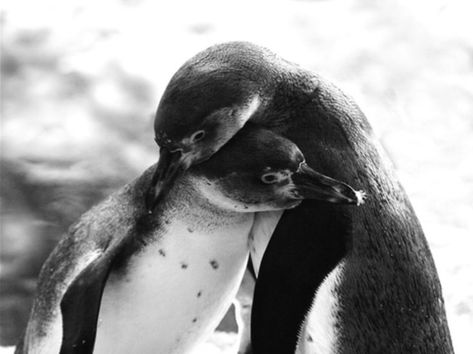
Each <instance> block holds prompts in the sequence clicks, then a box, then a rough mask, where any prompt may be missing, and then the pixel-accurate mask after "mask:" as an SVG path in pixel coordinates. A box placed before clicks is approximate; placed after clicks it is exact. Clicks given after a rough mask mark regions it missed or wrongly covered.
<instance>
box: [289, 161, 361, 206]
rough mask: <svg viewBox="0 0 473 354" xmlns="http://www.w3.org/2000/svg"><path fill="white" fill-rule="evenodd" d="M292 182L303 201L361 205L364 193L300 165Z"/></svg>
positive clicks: (303, 164) (305, 165)
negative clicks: (312, 200) (314, 200)
mask: <svg viewBox="0 0 473 354" xmlns="http://www.w3.org/2000/svg"><path fill="white" fill-rule="evenodd" d="M292 181H293V183H294V184H295V186H296V191H297V193H298V194H299V195H300V196H301V197H303V198H305V199H316V200H321V201H325V202H330V203H337V204H356V205H360V204H363V202H364V198H365V193H364V192H362V191H356V190H354V189H353V188H352V187H350V186H349V185H348V184H346V183H343V182H341V181H338V180H336V179H333V178H330V177H327V176H325V175H323V174H321V173H318V172H316V171H314V170H313V169H311V168H310V167H309V166H308V165H307V164H306V163H302V164H301V165H300V166H299V169H298V170H297V172H296V173H294V174H293V175H292Z"/></svg>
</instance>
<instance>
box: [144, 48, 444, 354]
mask: <svg viewBox="0 0 473 354" xmlns="http://www.w3.org/2000/svg"><path fill="white" fill-rule="evenodd" d="M248 124H251V125H253V126H258V127H264V128H266V129H269V130H271V131H272V132H274V133H275V134H278V135H281V136H283V137H285V138H287V139H290V140H291V141H293V142H294V143H295V144H297V146H298V147H299V148H300V149H301V151H302V152H303V153H304V155H305V156H306V158H307V161H308V163H309V164H310V165H311V166H314V167H315V168H316V169H317V171H320V172H321V173H324V174H325V175H329V176H331V177H333V178H336V179H337V180H341V181H344V182H346V183H348V184H349V185H351V186H353V187H354V188H355V189H357V190H363V191H365V192H366V194H367V198H366V203H365V204H364V205H363V206H362V207H360V208H350V207H347V206H336V205H330V204H327V203H321V202H320V201H304V202H302V203H301V204H300V205H299V206H298V207H297V208H294V209H291V210H287V211H284V212H283V213H282V212H280V211H279V212H275V211H273V212H266V213H262V214H257V215H259V216H257V222H256V224H259V227H255V232H254V233H253V238H254V239H255V240H257V241H258V240H259V241H258V242H255V244H256V245H257V247H256V248H258V249H259V250H258V249H256V250H255V251H254V252H252V256H253V254H255V255H256V257H255V258H256V263H257V265H256V266H255V270H256V269H257V270H258V279H257V282H256V288H255V294H254V299H253V301H254V302H253V309H252V319H251V322H252V323H251V327H252V334H251V338H252V347H253V352H254V353H257V354H260V353H261V354H266V353H284V354H287V353H294V352H295V351H296V350H297V351H298V352H301V351H302V352H317V353H319V352H320V353H381V352H382V353H401V352H403V353H451V352H453V349H452V343H451V338H450V333H449V329H448V324H447V319H446V315H445V308H444V300H443V297H442V291H441V285H440V282H439V278H438V274H437V271H436V268H435V264H434V261H433V258H432V254H431V252H430V249H429V246H428V244H427V241H426V238H425V236H424V233H423V231H422V227H421V225H420V223H419V221H418V219H417V217H416V214H415V212H414V210H413V208H412V206H411V204H410V202H409V199H408V197H407V195H406V193H405V192H404V190H403V188H402V186H401V184H400V183H399V181H398V180H397V178H396V176H395V173H394V171H393V168H392V166H391V164H390V162H389V159H388V158H387V157H386V155H385V153H384V152H383V150H382V148H381V147H380V144H379V143H378V142H377V141H376V139H375V137H374V134H373V131H372V128H371V126H370V125H369V122H368V121H367V119H366V117H365V116H364V114H363V113H362V111H361V110H360V108H359V107H358V106H357V105H356V103H355V102H353V100H352V99H350V98H349V97H348V96H346V95H345V94H344V93H343V92H341V91H340V90H339V89H338V88H337V87H336V86H334V85H333V84H331V83H330V82H329V81H327V80H326V79H324V78H322V77H321V76H319V75H317V74H315V73H312V72H310V71H308V70H305V69H303V68H301V67H299V66H298V65H296V64H293V63H291V62H289V61H286V60H284V59H282V58H280V57H278V56H277V55H276V54H274V53H272V52H271V51H270V50H268V49H265V48H262V47H260V46H257V45H254V44H251V43H247V42H229V43H223V44H219V45H215V46H212V47H210V48H208V49H206V50H204V51H202V52H200V53H198V54H197V55H195V56H194V57H193V58H191V59H190V60H189V61H187V62H186V63H184V65H183V66H182V67H181V68H180V69H179V70H178V71H177V72H176V74H175V75H174V76H173V77H172V78H171V80H170V82H169V84H168V86H167V88H166V90H165V92H164V94H163V96H162V99H161V101H160V103H159V106H158V109H157V113H156V119H155V136H156V141H157V143H158V144H159V145H160V146H161V147H163V148H164V149H167V150H168V151H169V156H170V159H169V160H168V161H169V164H168V165H167V166H165V168H161V169H159V171H157V172H156V173H157V178H156V182H157V183H154V184H153V185H152V186H151V187H150V190H149V191H148V193H149V195H150V200H151V202H150V204H149V205H150V207H151V208H152V206H153V201H154V202H156V201H159V199H160V198H163V196H165V194H166V190H167V187H168V186H170V185H172V184H173V181H174V180H175V179H176V178H177V176H179V175H180V174H182V173H183V171H185V170H186V169H187V168H189V167H190V166H193V165H194V164H199V163H201V162H202V161H205V160H207V159H211V158H212V156H213V154H214V153H215V152H216V151H218V150H219V149H221V148H222V146H225V144H226V142H228V141H229V139H230V138H231V137H232V136H233V135H234V134H235V133H236V132H237V131H239V130H240V129H242V127H244V126H246V125H248ZM258 220H259V221H258ZM258 230H259V231H258ZM266 245H267V248H266V249H265V250H264V248H265V247H266ZM309 315H310V316H309ZM316 324H319V326H316ZM301 336H304V337H301ZM303 341H305V343H303Z"/></svg>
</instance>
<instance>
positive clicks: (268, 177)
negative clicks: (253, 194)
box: [261, 172, 279, 184]
mask: <svg viewBox="0 0 473 354" xmlns="http://www.w3.org/2000/svg"><path fill="white" fill-rule="evenodd" d="M261 180H262V181H263V183H266V184H272V183H276V182H278V181H279V176H278V175H277V174H276V173H274V172H270V173H265V174H264V175H262V176H261Z"/></svg>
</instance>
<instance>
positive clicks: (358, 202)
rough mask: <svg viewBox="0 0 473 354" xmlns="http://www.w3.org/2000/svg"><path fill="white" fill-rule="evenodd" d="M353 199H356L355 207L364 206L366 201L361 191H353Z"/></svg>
mask: <svg viewBox="0 0 473 354" xmlns="http://www.w3.org/2000/svg"><path fill="white" fill-rule="evenodd" d="M355 198H356V200H355V203H356V206H360V205H362V204H364V203H365V201H366V193H365V192H364V191H362V190H359V191H355Z"/></svg>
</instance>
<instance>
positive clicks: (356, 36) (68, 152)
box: [0, 0, 473, 354]
mask: <svg viewBox="0 0 473 354" xmlns="http://www.w3.org/2000/svg"><path fill="white" fill-rule="evenodd" d="M472 9H473V6H472V5H471V1H469V0H450V1H448V0H411V1H400V0H398V1H396V0H385V1H382V2H381V1H375V0H345V1H336V0H324V1H315V0H314V1H309V0H306V1H303V0H299V1H296V0H293V1H251V2H250V1H243V0H239V1H236V0H235V1H207V0H200V1H190V0H189V1H172V2H171V1H152V0H101V1H92V0H80V1H79V0H42V1H27V0H4V1H3V5H2V12H1V18H0V21H1V26H2V43H1V46H2V48H1V69H2V71H1V75H2V87H1V89H2V91H1V113H2V117H1V133H0V134H1V135H0V136H1V180H0V182H1V214H0V216H1V220H0V228H1V229H0V233H1V237H0V241H1V245H0V246H1V254H0V257H1V258H0V260H1V269H0V281H1V284H0V286H1V287H0V344H1V345H3V346H7V345H13V344H14V343H15V342H16V340H17V338H18V336H19V335H20V334H21V331H22V330H23V326H24V324H25V321H26V319H27V315H28V311H29V306H30V303H31V298H32V292H33V290H34V287H35V280H36V276H37V274H38V271H39V267H40V266H41V263H42V262H43V261H44V259H45V257H46V256H47V254H48V253H49V251H50V250H51V248H52V247H53V246H54V245H55V243H56V241H57V240H58V238H59V237H60V236H61V234H62V233H63V232H65V230H66V229H67V227H68V225H70V224H71V223H72V222H73V221H74V220H75V219H76V218H77V217H78V216H79V215H80V214H82V213H83V212H84V211H85V210H87V209H88V208H89V207H90V206H91V205H93V204H94V203H97V202H98V201H99V200H100V199H102V198H103V197H104V196H105V195H108V194H109V193H110V192H111V191H113V190H114V189H116V188H118V187H119V186H121V185H123V184H124V183H126V182H128V181H130V180H131V179H133V178H134V177H136V176H137V175H139V174H140V173H141V172H142V171H143V170H144V169H145V168H146V167H147V166H148V165H150V164H152V163H153V162H155V161H156V158H157V153H158V150H157V148H156V146H155V144H154V141H153V132H152V120H153V114H154V111H155V109H156V106H157V104H158V101H159V98H160V95H161V94H162V92H163V91H164V89H165V87H166V84H167V82H168V81H169V79H170V77H171V76H172V74H173V73H174V72H175V71H176V70H177V69H178V68H179V66H180V65H181V64H182V63H183V62H184V61H185V60H187V59H188V58H190V57H191V56H192V55H194V54H195V53H197V52H198V51H200V50H202V49H204V48H206V47H208V46H210V45H212V44H215V43H218V42H223V41H229V40H248V41H252V42H255V43H257V44H261V45H264V46H267V47H269V48H270V49H272V50H273V51H275V52H277V53H279V54H280V55H281V56H283V57H284V58H286V59H288V60H291V61H294V62H297V63H299V64H300V65H301V66H303V67H305V68H308V69H311V70H313V71H316V72H318V73H320V74H322V75H324V76H325V77H327V78H329V79H330V80H332V81H334V82H335V83H336V84H337V85H338V86H340V87H341V88H342V89H343V90H344V91H346V92H347V93H349V94H351V95H352V96H353V97H354V98H355V101H357V102H358V103H359V104H360V106H361V107H362V109H363V110H364V112H365V113H366V114H367V116H368V118H369V119H370V121H371V123H372V125H373V126H374V129H375V131H376V133H377V135H378V137H379V138H380V140H381V142H382V144H383V146H384V147H385V149H386V150H387V152H388V154H389V155H390V156H391V158H392V160H393V162H394V164H395V166H396V168H397V171H398V174H399V176H400V178H401V181H402V182H403V184H404V186H405V188H406V189H407V192H408V194H409V195H410V198H411V200H412V202H413V204H414V207H415V208H416V211H417V214H418V216H419V218H420V219H421V222H422V224H423V227H424V230H425V232H426V235H427V238H428V241H429V243H430V246H431V248H432V252H433V254H434V257H435V260H436V264H437V268H438V271H439V275H440V278H441V281H442V285H443V292H444V296H445V300H446V306H447V313H448V319H449V323H450V329H451V332H452V337H453V341H454V345H455V348H456V352H457V353H460V354H461V353H465V354H466V353H471V348H472V346H471V338H470V337H471V334H472V333H473V257H472V256H471V253H472V251H473V157H472V156H473V36H472V34H473V26H472V21H471V14H472V13H473V11H472ZM222 338H223V337H222ZM222 338H217V339H215V338H214V339H212V341H211V342H210V343H207V344H206V345H207V347H206V349H203V350H205V351H203V352H205V353H214V352H215V353H220V352H222V350H226V352H231V350H232V340H231V339H228V338H226V337H225V338H224V339H222Z"/></svg>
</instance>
